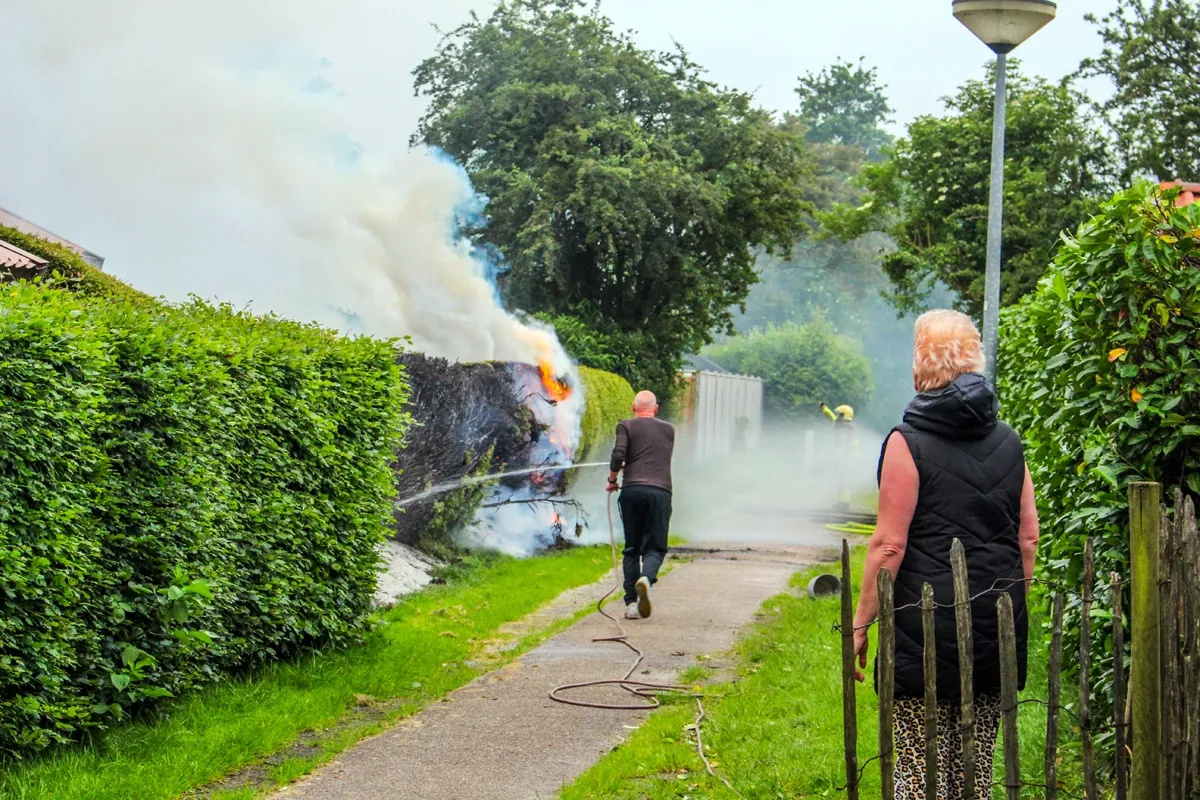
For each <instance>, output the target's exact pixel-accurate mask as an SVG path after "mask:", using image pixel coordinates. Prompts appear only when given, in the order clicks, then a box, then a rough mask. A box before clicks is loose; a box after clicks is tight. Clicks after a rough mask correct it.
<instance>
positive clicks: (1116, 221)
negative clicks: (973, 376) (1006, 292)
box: [999, 183, 1200, 700]
mask: <svg viewBox="0 0 1200 800" xmlns="http://www.w3.org/2000/svg"><path fill="white" fill-rule="evenodd" d="M1174 194H1175V192H1173V191H1172V192H1168V193H1166V194H1164V193H1163V192H1161V191H1160V190H1159V188H1158V187H1157V186H1154V185H1151V184H1145V183H1143V184H1139V185H1137V186H1135V187H1133V188H1132V189H1129V190H1127V191H1125V192H1122V193H1121V194H1118V195H1117V196H1116V197H1115V198H1113V199H1112V200H1111V201H1109V202H1107V203H1105V204H1104V205H1103V207H1102V210H1101V211H1100V213H1099V214H1097V215H1096V216H1095V217H1093V218H1092V219H1091V220H1089V221H1088V222H1086V223H1084V224H1083V225H1082V226H1081V227H1080V228H1079V231H1078V233H1077V234H1076V235H1074V236H1068V237H1064V241H1063V244H1062V246H1061V247H1060V248H1059V251H1058V256H1057V258H1056V260H1055V262H1054V264H1053V265H1052V266H1051V267H1050V269H1049V270H1048V271H1047V273H1046V275H1045V277H1043V278H1042V280H1041V282H1040V284H1039V285H1038V288H1037V291H1036V292H1035V293H1033V294H1032V295H1030V296H1029V297H1027V298H1025V299H1024V300H1023V301H1022V302H1021V303H1020V304H1018V305H1017V306H1015V307H1013V308H1010V309H1007V310H1006V311H1005V312H1004V316H1003V324H1002V332H1001V337H1000V341H1001V352H1000V363H999V367H1000V369H999V374H1000V379H1001V382H1000V392H1001V402H1002V404H1003V414H1004V416H1005V418H1006V419H1007V420H1009V421H1010V422H1012V423H1013V424H1014V426H1015V427H1016V428H1017V429H1018V430H1019V431H1020V432H1021V435H1022V438H1023V439H1024V441H1025V448H1026V458H1027V460H1028V462H1029V467H1030V470H1031V472H1032V474H1033V479H1034V482H1035V484H1036V486H1037V494H1038V505H1039V509H1040V512H1041V522H1042V537H1043V538H1042V543H1041V545H1040V556H1039V558H1040V564H1039V573H1040V575H1041V576H1042V577H1045V578H1048V579H1050V580H1054V581H1060V582H1063V583H1067V584H1070V585H1073V586H1074V585H1078V583H1079V580H1080V576H1081V573H1082V569H1083V545H1084V540H1085V538H1087V537H1094V538H1095V540H1096V545H1097V547H1096V554H1097V575H1098V576H1101V577H1100V581H1101V582H1102V583H1106V582H1107V576H1108V575H1109V573H1110V572H1112V571H1114V570H1115V571H1118V572H1120V573H1121V574H1122V575H1124V576H1128V575H1129V540H1128V536H1129V534H1128V507H1127V498H1126V484H1127V483H1128V482H1129V481H1133V480H1153V481H1160V482H1162V483H1163V484H1165V485H1166V487H1168V490H1170V489H1171V488H1173V487H1177V486H1180V485H1181V484H1182V485H1183V486H1184V488H1185V490H1186V491H1189V492H1191V493H1193V494H1196V493H1197V492H1198V491H1200V424H1197V419H1198V417H1200V359H1198V355H1200V243H1198V241H1197V237H1198V236H1200V205H1192V206H1188V207H1185V208H1176V207H1175V204H1174V202H1173V196H1174ZM1125 607H1126V608H1128V607H1129V606H1128V603H1127V604H1126V606H1125ZM1101 608H1103V606H1100V607H1098V608H1097V609H1096V610H1095V611H1093V614H1094V615H1097V616H1099V617H1103V614H1104V612H1103V611H1102V610H1100V609H1101ZM1067 629H1068V640H1067V646H1068V647H1077V646H1078V607H1077V606H1076V607H1075V608H1072V609H1069V611H1068V625H1067ZM1093 630H1094V631H1096V634H1095V636H1096V641H1095V643H1094V644H1095V647H1094V649H1093V652H1094V653H1098V654H1100V656H1101V657H1100V658H1099V659H1098V662H1099V663H1097V664H1096V666H1095V668H1094V669H1095V672H1094V674H1093V676H1092V679H1093V685H1099V686H1101V687H1102V689H1103V691H1104V693H1105V695H1106V696H1108V697H1109V699H1110V700H1111V694H1110V692H1111V669H1112V664H1111V656H1110V655H1108V654H1111V652H1112V646H1111V642H1110V641H1107V640H1106V637H1108V635H1109V626H1108V625H1107V624H1104V622H1103V620H1101V624H1097V625H1096V626H1095V627H1094V628H1093ZM1072 634H1073V635H1072ZM1132 635H1134V636H1136V635H1137V632H1136V631H1134V632H1133V634H1132Z"/></svg>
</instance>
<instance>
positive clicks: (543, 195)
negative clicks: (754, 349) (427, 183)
mask: <svg viewBox="0 0 1200 800" xmlns="http://www.w3.org/2000/svg"><path fill="white" fill-rule="evenodd" d="M414 74H415V77H416V89H417V92H418V94H420V95H424V96H426V97H428V98H429V103H430V105H429V109H428V112H427V114H426V115H425V117H424V118H423V119H422V120H421V123H420V127H419V129H418V132H417V134H416V135H415V136H414V141H416V142H423V143H425V144H428V145H432V146H434V147H439V148H441V149H442V150H444V151H445V152H447V153H449V154H450V155H451V156H453V157H454V158H455V159H457V160H458V161H459V162H460V163H461V164H462V165H463V166H464V167H465V169H466V170H467V172H468V173H469V174H470V176H471V179H472V181H473V183H474V186H475V188H476V190H477V191H479V192H480V193H481V194H483V195H485V196H486V197H487V198H488V199H489V202H488V206H487V209H486V212H485V216H486V227H485V228H482V229H479V230H476V231H475V232H474V233H475V235H476V236H477V237H478V238H479V239H481V240H483V239H486V241H487V242H489V243H491V244H493V245H494V246H496V247H498V248H499V249H500V251H501V252H502V253H503V254H504V256H505V258H506V259H507V261H508V265H509V269H508V271H507V273H506V274H505V276H504V278H503V284H502V288H503V291H504V295H505V297H506V299H507V300H508V302H509V303H510V304H512V305H514V306H516V307H519V308H521V309H524V310H526V311H528V312H531V313H537V312H543V313H547V314H550V315H551V316H558V315H570V316H575V317H578V318H579V319H580V320H582V322H584V323H585V324H586V325H587V327H588V328H590V329H591V330H592V331H594V332H595V333H597V334H599V335H601V336H603V337H607V339H608V340H609V342H611V347H612V351H613V354H614V355H615V356H616V357H617V369H618V370H620V371H621V372H622V373H623V374H624V376H625V377H627V378H629V379H630V380H631V381H632V382H633V383H634V384H635V385H636V386H637V388H643V387H646V388H651V389H654V390H655V391H657V392H659V393H660V394H662V395H663V396H669V395H670V394H671V392H672V390H673V388H674V376H675V373H676V371H677V369H678V367H679V365H680V364H681V362H682V355H683V354H684V353H685V352H696V351H697V350H699V349H700V348H701V347H703V346H704V345H705V344H707V343H708V342H710V341H711V340H712V334H713V332H714V331H718V330H729V329H730V327H731V321H732V309H734V308H735V307H737V306H738V305H740V304H741V303H742V302H743V301H744V300H745V297H746V293H747V291H748V290H749V287H750V285H751V284H752V283H753V282H754V280H755V273H754V269H753V264H754V258H755V254H756V253H757V252H759V250H760V249H766V250H768V251H771V250H781V249H786V248H789V247H791V245H792V243H793V241H794V240H795V238H796V237H797V236H798V235H799V233H800V231H801V230H802V228H803V215H804V212H805V210H806V208H807V204H806V202H805V200H804V196H803V186H804V183H805V180H806V176H807V173H808V165H807V162H806V158H805V154H804V145H803V141H802V140H801V139H800V138H799V137H797V136H796V135H794V134H793V133H790V132H789V131H787V130H785V129H783V128H781V127H780V126H778V125H776V124H774V122H773V121H772V119H771V118H770V116H769V115H768V114H767V113H766V112H764V111H761V110H759V109H757V108H755V107H754V106H753V105H752V104H751V98H750V96H749V95H747V94H744V93H740V92H734V91H728V90H724V89H721V88H719V87H717V86H715V85H714V84H712V83H710V82H708V81H707V80H705V79H704V77H703V73H702V71H701V70H700V68H699V67H698V66H697V65H696V64H694V63H693V62H692V61H691V60H690V59H689V58H688V56H687V54H686V53H684V52H683V51H682V50H679V51H676V52H670V53H654V52H650V51H647V50H643V49H641V48H639V47H637V46H636V45H635V44H634V43H633V41H632V40H631V39H630V37H629V36H628V35H627V34H623V33H618V32H616V31H615V30H614V28H613V24H612V22H611V21H610V20H609V19H608V18H606V17H604V16H602V15H601V14H600V13H599V11H598V10H597V9H596V8H594V7H592V8H590V10H589V6H588V4H586V3H584V2H582V1H581V0H503V1H502V2H501V3H500V4H499V5H498V6H497V8H496V10H495V11H494V12H493V13H492V15H491V16H490V17H489V18H488V19H487V20H486V21H483V20H481V19H479V18H478V17H473V18H472V20H471V21H470V22H468V23H467V24H465V25H463V26H461V27H460V28H458V29H457V30H455V31H452V32H451V33H450V34H449V35H448V36H447V37H446V39H445V40H444V42H443V44H442V46H441V48H440V50H439V51H438V53H437V54H436V55H435V56H433V57H432V58H429V59H427V60H426V61H424V62H423V63H422V64H421V65H420V66H419V67H418V68H417V69H416V71H415V73H414Z"/></svg>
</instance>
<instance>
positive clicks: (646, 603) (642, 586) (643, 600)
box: [633, 575, 650, 619]
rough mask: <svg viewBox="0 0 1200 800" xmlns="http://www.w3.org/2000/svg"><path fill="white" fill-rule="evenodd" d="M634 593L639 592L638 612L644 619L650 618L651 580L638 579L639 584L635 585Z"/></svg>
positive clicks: (644, 577)
mask: <svg viewBox="0 0 1200 800" xmlns="http://www.w3.org/2000/svg"><path fill="white" fill-rule="evenodd" d="M633 588H634V591H636V592H637V597H638V599H637V610H638V613H639V614H641V616H642V619H645V618H646V617H648V616H650V579H649V578H647V577H646V576H644V575H643V576H642V577H640V578H638V582H637V583H635V584H634V585H633Z"/></svg>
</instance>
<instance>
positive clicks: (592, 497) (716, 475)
mask: <svg viewBox="0 0 1200 800" xmlns="http://www.w3.org/2000/svg"><path fill="white" fill-rule="evenodd" d="M855 439H856V441H855V443H854V444H853V446H851V447H849V448H846V447H844V446H839V444H838V442H837V441H835V439H834V435H833V429H832V426H830V425H827V424H824V423H816V424H815V427H814V428H813V429H812V431H811V436H809V434H808V429H806V428H805V427H804V426H800V425H768V427H767V429H766V430H764V431H763V435H762V438H761V441H762V446H761V448H760V449H759V450H755V451H743V452H739V453H733V454H731V455H728V456H723V457H721V458H717V459H713V460H712V461H710V462H708V463H705V464H697V463H695V462H693V461H692V460H691V459H690V458H689V457H688V455H687V452H688V442H687V440H686V437H685V436H684V435H683V434H682V433H681V434H680V435H679V437H678V438H677V440H676V452H675V458H674V459H673V462H672V465H671V466H672V482H673V484H674V489H675V491H674V497H673V498H672V517H671V531H672V534H674V535H678V536H680V537H682V538H684V539H686V540H687V541H688V544H690V545H693V546H697V547H704V546H708V545H718V544H719V545H723V546H727V545H745V546H761V545H792V546H799V547H822V546H832V545H835V544H837V543H838V542H839V541H841V538H842V536H843V534H839V533H833V532H831V531H829V530H827V529H826V528H825V522H824V521H823V520H822V519H818V517H820V516H821V515H822V514H823V512H833V511H834V505H835V504H836V503H837V502H838V501H839V496H841V497H842V498H844V499H848V500H849V502H850V505H851V507H852V508H854V509H857V510H862V511H869V512H871V513H873V512H874V504H875V500H876V496H877V492H876V486H875V468H876V465H877V463H878V459H879V448H880V445H881V444H882V442H883V439H884V436H883V434H881V433H879V432H878V431H873V430H871V429H870V428H867V427H866V426H865V425H862V424H861V423H860V424H858V425H857V427H856V431H855ZM600 452H601V453H604V454H607V450H604V449H602V450H601V451H600ZM605 476H606V473H603V472H602V471H596V472H593V473H591V474H589V473H588V472H585V473H584V474H582V475H580V477H579V482H578V483H577V484H576V486H575V488H574V489H573V492H572V494H573V496H574V497H575V498H576V499H577V500H579V501H580V503H581V504H582V505H583V507H584V509H585V510H586V513H587V518H588V519H587V522H588V527H587V530H586V532H585V533H584V536H583V537H582V539H583V541H585V542H589V543H599V542H606V541H608V527H607V524H608V523H607V520H606V518H605V508H604V503H605V493H604V490H603V487H604V482H605ZM614 506H615V504H614ZM613 523H614V525H615V526H616V532H617V537H618V539H620V537H621V535H622V534H621V522H620V519H619V516H618V514H617V510H616V508H615V507H614V509H613Z"/></svg>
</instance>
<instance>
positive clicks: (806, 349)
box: [704, 319, 874, 421]
mask: <svg viewBox="0 0 1200 800" xmlns="http://www.w3.org/2000/svg"><path fill="white" fill-rule="evenodd" d="M704 354H705V355H706V356H708V357H709V358H711V359H712V360H713V361H716V362H717V363H718V364H720V365H721V366H723V367H725V368H726V369H728V370H731V371H733V372H739V373H743V374H746V375H756V376H758V377H760V378H762V379H763V408H764V411H765V413H766V414H767V415H768V416H770V417H771V418H773V419H777V420H786V421H795V420H801V419H806V418H811V417H813V416H816V415H817V414H818V413H819V411H818V410H817V404H818V403H819V402H821V401H822V400H826V399H829V398H836V400H834V401H833V402H837V403H849V404H850V405H853V406H861V405H863V404H865V403H866V402H867V401H869V400H870V399H871V395H872V393H873V391H874V386H873V385H872V383H871V364H870V362H869V361H868V360H867V358H866V356H864V355H863V354H862V348H861V346H860V345H859V343H858V342H857V341H855V340H854V339H851V338H848V337H844V336H838V335H837V334H836V333H835V332H834V330H833V328H832V327H831V326H830V325H829V324H828V323H827V322H825V321H823V320H820V319H817V320H814V321H812V322H808V323H806V324H804V325H797V324H796V323H794V322H786V323H784V324H782V325H769V326H767V327H765V328H755V329H754V330H752V331H750V332H749V333H747V334H744V335H742V336H735V337H732V338H730V339H729V340H727V341H726V342H724V343H722V344H719V345H714V346H713V347H710V348H708V349H706V350H705V351H704Z"/></svg>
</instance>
